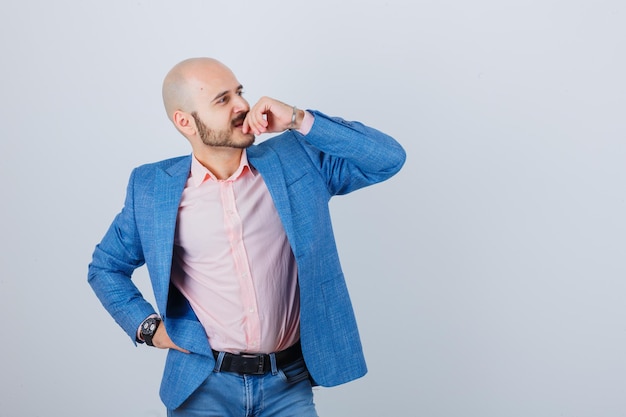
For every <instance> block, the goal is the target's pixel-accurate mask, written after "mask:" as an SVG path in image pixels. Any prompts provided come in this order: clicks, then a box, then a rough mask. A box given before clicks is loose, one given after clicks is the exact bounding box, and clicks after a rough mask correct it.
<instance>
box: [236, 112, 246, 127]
mask: <svg viewBox="0 0 626 417" xmlns="http://www.w3.org/2000/svg"><path fill="white" fill-rule="evenodd" d="M247 115H248V112H245V113H240V114H239V115H238V116H237V117H235V118H234V119H233V120H232V125H233V126H237V125H239V124H241V123H243V121H244V120H245V119H246V116H247Z"/></svg>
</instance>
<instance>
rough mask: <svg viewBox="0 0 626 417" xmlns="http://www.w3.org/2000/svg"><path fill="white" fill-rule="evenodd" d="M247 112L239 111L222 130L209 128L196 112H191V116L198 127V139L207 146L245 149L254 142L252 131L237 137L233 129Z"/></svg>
mask: <svg viewBox="0 0 626 417" xmlns="http://www.w3.org/2000/svg"><path fill="white" fill-rule="evenodd" d="M246 114H247V113H241V114H239V115H238V116H237V117H235V118H234V119H233V120H232V121H231V123H230V128H228V129H222V130H214V129H209V127H208V126H207V125H206V124H205V123H204V122H203V121H202V119H200V116H198V113H197V112H192V113H191V116H192V117H193V119H194V120H195V122H196V126H197V127H198V135H199V136H200V140H202V143H204V144H205V145H207V146H215V147H227V148H237V149H245V148H248V147H250V145H252V144H253V143H254V135H253V134H252V133H247V134H245V135H244V134H241V138H239V139H237V138H235V137H234V134H235V131H234V129H235V128H236V127H237V126H241V124H242V123H243V121H244V119H245V118H246Z"/></svg>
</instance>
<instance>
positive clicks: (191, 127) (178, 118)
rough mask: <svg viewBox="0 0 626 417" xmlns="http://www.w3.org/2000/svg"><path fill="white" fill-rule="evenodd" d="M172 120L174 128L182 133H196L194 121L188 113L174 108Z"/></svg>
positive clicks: (186, 134) (188, 134)
mask: <svg viewBox="0 0 626 417" xmlns="http://www.w3.org/2000/svg"><path fill="white" fill-rule="evenodd" d="M172 121H173V122H174V126H176V129H178V130H180V132H181V133H182V134H183V135H185V136H193V134H194V133H196V122H195V121H194V120H193V117H191V115H190V114H189V113H187V112H184V111H182V110H176V111H175V112H174V114H173V115H172Z"/></svg>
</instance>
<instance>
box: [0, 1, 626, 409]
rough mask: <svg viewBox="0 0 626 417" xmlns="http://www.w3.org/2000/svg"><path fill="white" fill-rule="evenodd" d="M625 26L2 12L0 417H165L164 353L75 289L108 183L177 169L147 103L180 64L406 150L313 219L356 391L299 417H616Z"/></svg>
mask: <svg viewBox="0 0 626 417" xmlns="http://www.w3.org/2000/svg"><path fill="white" fill-rule="evenodd" d="M625 21H626V3H624V2H623V1H621V0H593V1H591V0H589V1H581V0H569V1H565V0H510V1H507V0H476V1H472V2H468V1H461V0H439V1H433V0H411V1H409V0H406V1H403V0H369V1H365V0H361V1H355V0H354V1H349V0H346V1H337V0H335V1H330V0H318V1H316V2H297V1H289V2H288V1H280V0H266V1H263V2H253V1H248V2H245V1H231V2H226V1H221V2H218V1H209V0H205V1H200V0H194V1H188V0H180V1H162V0H150V1H148V0H135V1H120V0H108V1H98V2H95V1H92V0H83V1H67V0H57V1H50V2H48V1H42V0H39V1H37V0H34V1H24V2H17V1H3V5H2V12H1V13H0V48H1V49H0V53H1V62H2V65H1V67H0V115H1V118H2V119H1V123H0V178H1V182H0V195H1V196H2V200H1V201H2V215H1V216H0V228H1V229H0V231H1V233H0V244H1V249H2V250H1V251H0V261H1V270H0V317H1V318H2V321H1V323H2V324H1V327H0V328H1V329H2V331H1V333H0V334H1V339H0V340H1V343H0V416H2V417H5V416H6V417H39V416H81V417H84V416H88V417H109V416H121V417H126V416H129V417H130V416H132V417H163V416H165V410H164V407H163V405H162V404H161V402H160V400H159V398H158V387H159V382H160V378H161V372H162V367H163V361H164V357H165V352H163V351H159V350H156V349H148V348H146V347H145V346H140V347H138V348H135V347H134V346H133V345H132V343H131V342H130V341H129V339H128V338H127V336H126V335H125V334H124V333H123V332H122V331H121V329H119V328H118V327H117V325H116V324H115V323H114V321H113V320H112V319H111V318H110V317H109V316H108V314H107V313H106V312H105V311H104V309H103V308H102V306H101V305H100V303H99V302H98V300H97V299H96V297H95V296H94V295H93V293H92V292H91V289H90V288H89V286H88V284H87V280H86V274H87V264H88V263H89V261H90V259H91V253H92V251H93V248H94V246H95V245H96V244H97V243H98V242H99V240H100V239H101V237H102V236H103V234H104V232H105V231H106V229H107V227H108V225H109V224H110V222H111V221H112V219H113V217H114V215H115V214H116V213H117V212H118V211H119V210H120V209H121V207H122V204H123V198H124V193H125V187H126V183H127V180H128V176H129V174H130V171H131V170H132V168H133V167H135V166H137V165H140V164H143V163H147V162H152V161H156V160H159V159H163V158H167V157H170V156H177V155H182V154H188V153H189V152H190V148H189V145H188V143H187V142H186V140H185V139H184V138H183V137H182V136H180V135H179V134H178V133H177V132H176V131H175V129H174V128H173V126H171V125H170V123H169V121H168V120H167V118H166V116H165V112H164V111H163V108H162V103H161V96H160V88H161V81H162V79H163V76H164V75H165V73H166V72H167V71H168V70H169V69H170V68H171V67H172V66H173V65H174V64H175V63H177V62H179V61H180V60H182V59H185V58H188V57H192V56H212V57H215V58H218V59H220V60H221V61H223V62H224V63H226V64H227V65H228V66H230V67H231V68H232V69H233V71H234V72H235V73H236V74H237V76H238V78H239V80H240V81H241V82H242V83H243V84H244V86H245V91H246V93H245V94H246V97H247V99H248V100H249V101H250V102H251V103H253V102H255V101H256V100H257V99H258V98H259V97H261V96H263V95H268V96H271V97H275V98H278V99H280V100H282V101H285V102H287V103H291V104H295V105H297V106H298V107H301V108H311V109H318V110H321V111H323V112H325V113H327V114H330V115H336V116H342V117H344V118H346V119H351V120H359V121H361V122H363V123H366V124H368V125H371V126H374V127H376V128H378V129H380V130H382V131H384V132H386V133H389V134H390V135H392V136H394V137H395V138H397V139H398V141H399V142H400V143H401V144H402V145H403V146H404V147H405V148H406V150H407V153H408V159H407V163H406V165H405V167H404V169H403V170H402V171H401V172H400V173H399V174H398V175H397V176H395V177H393V178H392V179H391V180H389V181H387V182H384V183H382V184H379V185H376V186H374V187H371V188H368V189H365V190H363V191H359V192H357V193H354V194H352V195H349V196H345V197H338V198H336V199H335V200H333V202H332V204H331V209H332V212H333V216H334V217H333V218H334V226H335V230H336V237H337V240H338V245H339V251H340V255H341V257H342V261H343V266H344V271H345V273H346V276H347V280H348V285H349V288H350V291H351V294H352V298H353V303H354V307H355V310H356V313H357V317H358V321H359V326H360V331H361V334H362V339H363V343H364V347H365V353H366V357H367V360H368V365H369V369H370V372H369V373H368V375H367V376H366V377H365V378H362V379H360V380H358V381H355V382H352V383H350V384H347V385H344V386H341V387H337V388H332V389H326V388H321V389H318V390H316V394H315V395H316V403H317V405H318V411H319V414H320V415H321V416H324V417H333V416H334V417H338V416H426V417H454V416H469V417H518V416H519V417H529V416H532V417H583V416H584V417H618V416H625V415H626V395H625V394H626V359H625V355H626V306H625V303H624V296H625V292H626V282H625V279H624V278H625V273H626V262H625V260H626V257H625V256H624V254H625V250H626V220H625V218H626V201H625V195H626V192H625V184H626V166H625V164H624V161H625V158H626V126H625V116H626V82H625V81H624V74H626V59H625V51H626V25H625V24H624V22H625ZM259 140H263V138H259ZM135 281H136V282H137V284H138V285H139V286H140V287H141V288H142V289H145V292H146V297H147V298H148V299H151V300H152V294H151V292H150V291H149V289H148V277H147V273H146V272H145V270H144V269H140V270H138V271H137V274H136V278H135Z"/></svg>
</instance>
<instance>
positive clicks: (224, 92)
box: [213, 84, 243, 101]
mask: <svg viewBox="0 0 626 417" xmlns="http://www.w3.org/2000/svg"><path fill="white" fill-rule="evenodd" d="M241 90H243V85H241V84H239V85H238V86H237V88H236V89H235V91H241ZM228 93H230V91H228V90H226V91H222V92H221V93H219V94H218V95H216V96H215V97H214V98H213V101H215V100H217V99H218V98H221V97H224V96H225V95H226V94H228Z"/></svg>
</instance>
